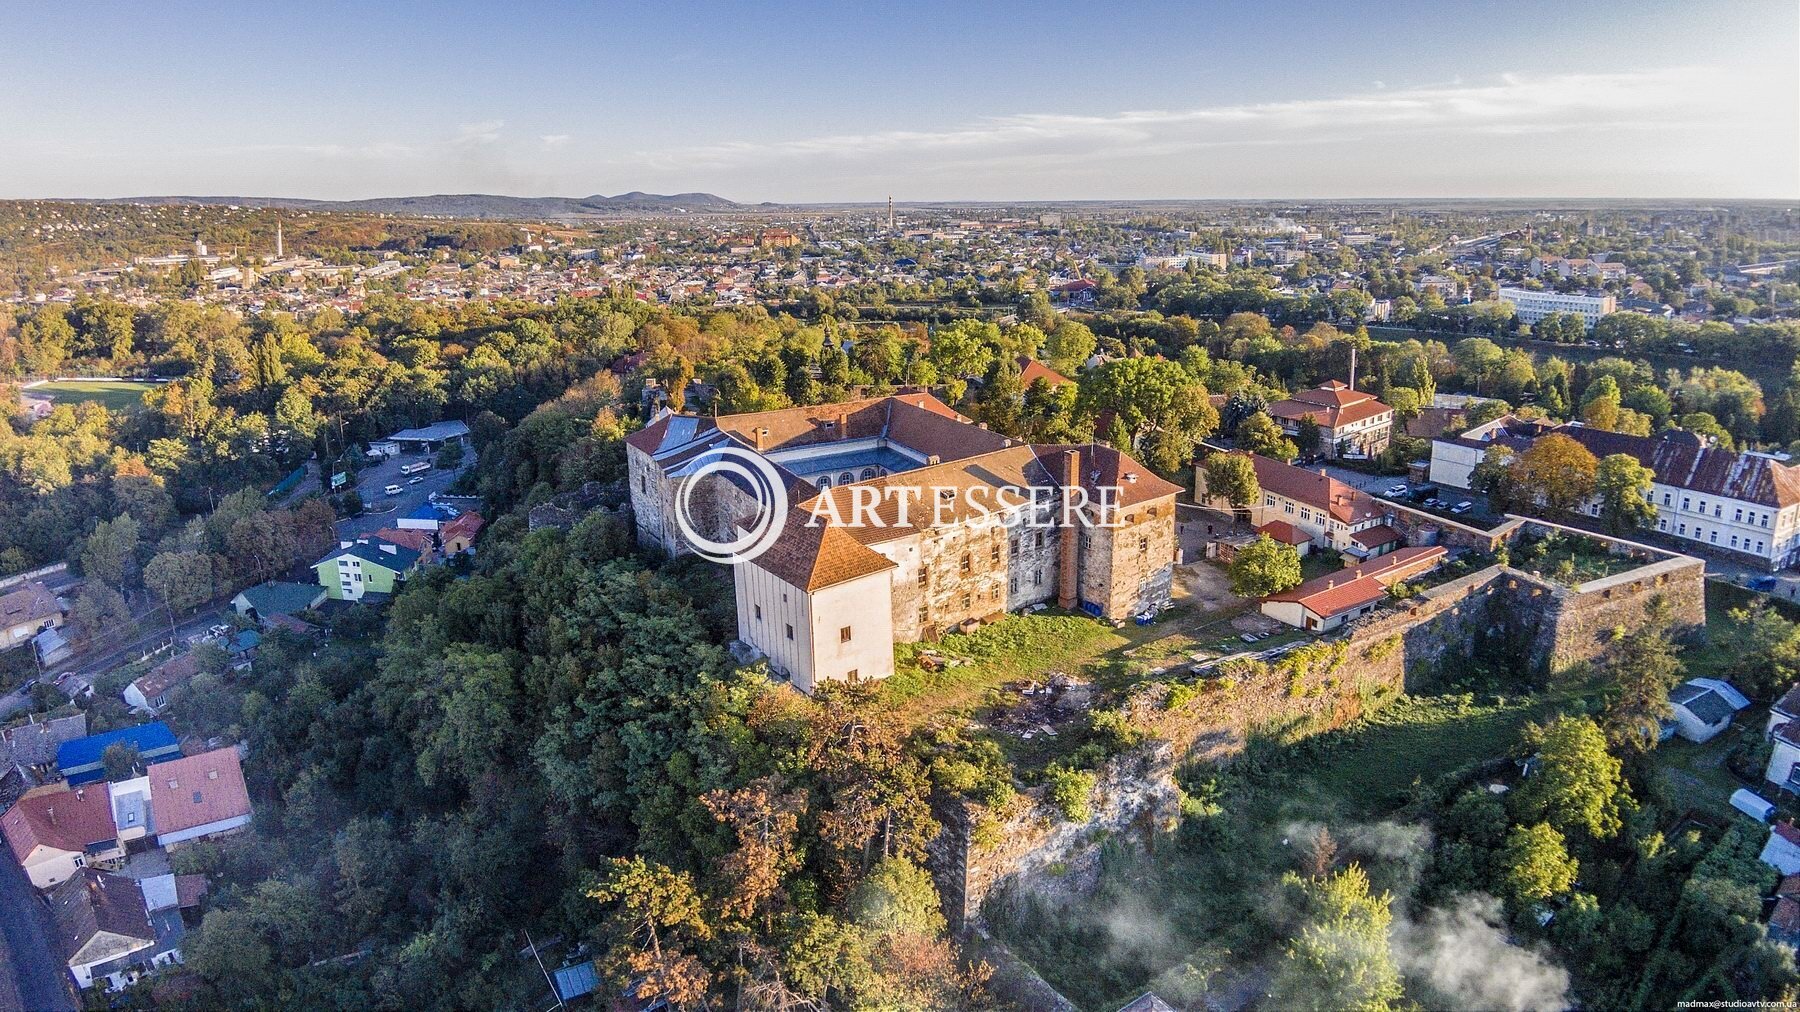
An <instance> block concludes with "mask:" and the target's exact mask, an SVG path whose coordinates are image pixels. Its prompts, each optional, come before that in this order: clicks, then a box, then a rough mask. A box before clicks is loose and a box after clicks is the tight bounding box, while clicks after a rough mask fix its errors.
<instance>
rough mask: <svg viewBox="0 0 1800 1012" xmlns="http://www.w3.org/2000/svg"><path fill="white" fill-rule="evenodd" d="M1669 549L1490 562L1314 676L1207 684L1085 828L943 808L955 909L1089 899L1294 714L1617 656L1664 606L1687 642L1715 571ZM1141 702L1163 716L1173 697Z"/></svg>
mask: <svg viewBox="0 0 1800 1012" xmlns="http://www.w3.org/2000/svg"><path fill="white" fill-rule="evenodd" d="M1657 554H1658V555H1661V556H1662V557H1661V558H1660V559H1659V560H1657V561H1653V562H1650V563H1649V564H1648V565H1645V566H1640V567H1638V568H1637V569H1633V570H1630V571H1628V572H1626V573H1623V574H1620V575H1618V576H1615V577H1609V578H1607V579H1603V580H1596V581H1590V582H1588V583H1585V584H1581V585H1579V586H1577V587H1566V586H1562V585H1560V584H1557V583H1554V582H1552V581H1550V580H1547V579H1545V578H1543V577H1541V576H1537V575H1535V574H1532V573H1527V572H1524V571H1521V570H1518V569H1514V568H1511V567H1509V566H1500V565H1495V566H1490V567H1488V568H1486V569H1483V570H1480V571H1478V572H1475V573H1471V574H1469V575H1468V576H1465V577H1463V578H1461V579H1458V580H1454V581H1452V582H1450V583H1445V584H1442V585H1440V586H1437V587H1433V588H1431V589H1429V590H1426V591H1424V592H1422V593H1420V594H1419V595H1418V596H1416V597H1413V598H1410V599H1408V600H1406V601H1402V602H1398V603H1397V605H1396V606H1395V607H1393V608H1390V609H1384V610H1382V611H1379V612H1377V613H1375V614H1374V615H1372V616H1370V617H1368V618H1366V619H1363V620H1361V621H1359V622H1357V623H1355V624H1354V625H1352V626H1350V627H1349V628H1348V629H1346V630H1345V631H1344V632H1343V633H1342V634H1341V635H1339V636H1335V637H1328V638H1322V639H1319V640H1316V641H1314V643H1315V644H1318V645H1323V646H1322V647H1321V648H1320V649H1321V650H1322V652H1323V653H1325V654H1328V655H1330V656H1329V657H1326V658H1322V659H1321V660H1320V661H1318V662H1317V663H1315V664H1313V665H1312V666H1311V668H1310V670H1308V671H1305V672H1303V673H1301V674H1298V675H1296V674H1295V673H1294V672H1292V671H1291V670H1284V669H1283V668H1282V667H1280V666H1279V665H1275V666H1271V667H1265V668H1264V669H1262V670H1261V671H1260V672H1256V673H1253V674H1252V675H1251V676H1249V677H1245V678H1241V679H1238V680H1236V681H1235V682H1234V684H1233V685H1232V686H1231V687H1230V688H1229V689H1226V688H1224V687H1223V683H1222V682H1217V681H1215V682H1209V683H1204V684H1205V685H1207V686H1212V687H1214V691H1210V692H1207V691H1203V692H1202V694H1201V695H1200V696H1199V697H1197V698H1195V699H1194V700H1192V701H1190V702H1188V703H1186V704H1184V705H1183V706H1181V707H1178V708H1176V709H1174V710H1170V711H1167V712H1161V713H1157V714H1156V716H1155V717H1154V718H1153V719H1154V722H1155V726H1156V732H1157V734H1158V736H1159V737H1158V738H1157V739H1156V740H1153V741H1151V742H1149V743H1147V744H1145V745H1144V746H1142V747H1140V748H1138V749H1134V750H1131V751H1129V752H1126V753H1123V754H1121V755H1118V756H1115V757H1113V759H1112V760H1110V761H1109V762H1108V763H1106V764H1105V766H1103V767H1102V769H1101V770H1100V771H1099V773H1098V775H1097V780H1098V783H1097V786H1096V789H1095V792H1094V799H1093V815H1092V817H1091V818H1090V819H1088V820H1087V821H1085V822H1081V823H1071V822H1067V821H1065V820H1063V819H1062V817H1061V814H1060V813H1059V812H1058V811H1056V809H1055V808H1054V807H1052V806H1051V805H1049V804H1048V803H1047V802H1045V801H1043V800H1042V798H1041V796H1040V794H1041V792H1039V791H1028V792H1024V793H1023V794H1022V795H1021V799H1022V800H1021V802H1020V803H1019V805H1018V806H1016V807H1017V810H1016V811H1014V812H1012V813H1010V814H1009V815H1008V816H1007V817H1006V818H1005V820H1004V821H1003V822H1002V823H1001V824H1000V825H999V826H997V827H989V828H987V829H986V830H984V831H979V832H978V831H977V828H976V823H977V820H979V819H980V818H981V817H982V816H983V814H984V813H983V811H982V810H981V809H980V808H979V807H978V806H972V805H969V804H966V803H962V802H946V803H942V804H940V808H939V812H938V815H939V818H940V820H941V821H942V822H943V826H944V829H943V832H942V833H941V834H940V835H939V837H938V838H937V840H935V841H934V843H933V845H932V853H931V861H930V864H931V868H932V871H933V873H934V875H935V877H936V879H937V882H938V885H939V890H940V893H941V895H942V897H943V900H944V907H945V913H946V915H947V916H948V917H949V918H950V921H951V923H952V924H953V925H962V924H967V923H971V922H978V921H979V918H980V910H981V905H982V903H983V901H985V900H986V899H987V897H988V896H990V895H992V894H993V893H994V891H995V890H997V889H999V888H1000V887H1001V886H1003V885H1005V884H1006V883H1008V882H1011V881H1015V880H1016V881H1020V882H1023V883H1027V884H1029V885H1030V886H1031V887H1032V888H1038V889H1044V890H1051V891H1054V890H1059V889H1061V890H1074V891H1077V892H1079V891H1083V890H1085V889H1086V888H1087V887H1088V886H1090V885H1091V884H1092V882H1093V880H1094V876H1095V874H1096V873H1097V871H1098V860H1099V844H1100V843H1101V842H1102V841H1104V840H1108V839H1122V840H1128V841H1132V842H1135V843H1138V844H1140V845H1143V846H1146V847H1155V846H1157V843H1158V839H1159V837H1160V836H1161V835H1162V833H1163V831H1164V830H1167V829H1169V828H1172V827H1173V826H1174V824H1175V822H1176V821H1177V819H1178V818H1179V805H1180V792H1179V790H1178V789H1177V788H1176V786H1175V784H1174V779H1173V777H1174V772H1175V770H1176V768H1177V767H1178V766H1179V765H1181V764H1183V763H1186V762H1191V761H1209V762H1217V761H1222V760H1225V759H1228V758H1230V757H1231V756H1233V755H1236V754H1237V753H1238V752H1240V751H1242V749H1243V747H1244V744H1245V742H1246V740H1247V736H1248V734H1249V731H1250V729H1251V728H1252V727H1255V726H1258V725H1262V724H1266V723H1267V722H1269V721H1272V720H1283V719H1295V718H1300V719H1305V720H1307V721H1309V722H1310V725H1311V726H1312V727H1315V728H1319V729H1324V728H1330V727H1340V726H1343V725H1345V724H1347V723H1349V722H1350V721H1352V720H1354V719H1356V717H1358V716H1360V715H1361V713H1362V712H1363V706H1364V701H1365V700H1371V699H1377V698H1379V697H1381V696H1384V695H1389V694H1396V693H1398V692H1400V691H1403V690H1416V689H1419V688H1422V687H1423V686H1424V685H1425V684H1426V683H1427V682H1428V681H1429V679H1430V678H1431V677H1432V675H1433V673H1434V672H1435V671H1436V670H1437V668H1438V667H1439V666H1440V665H1442V664H1443V663H1445V662H1446V661H1449V660H1452V659H1454V658H1457V657H1466V656H1468V655H1469V654H1470V653H1471V652H1472V651H1473V650H1474V649H1475V647H1476V645H1477V644H1480V643H1482V642H1483V641H1484V640H1487V641H1490V642H1496V641H1497V642H1498V643H1499V644H1500V645H1501V646H1502V648H1504V649H1507V650H1516V651H1517V652H1518V656H1519V657H1520V659H1521V663H1524V664H1526V665H1528V666H1530V667H1532V668H1535V669H1537V673H1540V674H1542V673H1548V672H1550V671H1554V670H1557V669H1560V668H1563V667H1566V666H1568V665H1570V664H1575V663H1579V662H1584V661H1594V660H1597V659H1600V658H1601V657H1602V656H1603V655H1604V653H1605V652H1606V649H1607V645H1608V644H1609V643H1610V642H1611V640H1612V638H1613V634H1614V630H1615V629H1617V628H1621V627H1622V628H1625V629H1630V628H1634V627H1635V626H1636V625H1638V624H1639V623H1641V622H1642V621H1643V618H1644V615H1645V614H1646V612H1647V611H1648V610H1649V608H1650V607H1651V602H1652V601H1654V600H1655V599H1657V598H1661V599H1663V600H1664V601H1666V602H1667V603H1668V605H1669V607H1670V610H1671V616H1672V618H1673V621H1674V626H1675V630H1676V632H1677V633H1678V634H1686V633H1692V632H1695V631H1698V630H1702V629H1703V628H1704V626H1705V622H1706V609H1705V564H1704V563H1703V562H1701V561H1700V560H1698V559H1694V558H1690V557H1686V556H1674V557H1667V556H1666V555H1664V554H1663V553H1657ZM1338 644H1341V646H1338ZM1297 683H1298V684H1297ZM1163 691H1164V692H1166V691H1167V687H1166V686H1165V687H1163ZM1133 702H1134V703H1147V704H1149V708H1150V709H1151V710H1152V711H1154V710H1156V709H1157V708H1158V706H1159V704H1160V702H1161V700H1160V699H1149V700H1134V701H1133ZM977 837H979V838H980V839H979V842H978V841H977V839H976V838H977Z"/></svg>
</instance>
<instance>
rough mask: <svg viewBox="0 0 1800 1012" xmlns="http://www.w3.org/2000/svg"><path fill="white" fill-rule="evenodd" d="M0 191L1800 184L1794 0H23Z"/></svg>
mask: <svg viewBox="0 0 1800 1012" xmlns="http://www.w3.org/2000/svg"><path fill="white" fill-rule="evenodd" d="M0 38H4V39H6V40H7V46H6V53H7V55H6V58H5V59H4V60H3V61H0V96H4V98H0V138H5V141H4V143H0V196H9V197H33V196H124V195H134V194H166V193H191V194H199V193H205V194H226V193H229V194H242V195H259V196H261V195H280V196H307V197H325V198H354V197H371V196H383V195H398V194H412V193H432V192H468V191H480V192H502V193H515V194H551V193H554V194H565V195H576V194H588V193H596V192H601V193H616V192H620V191H623V190H632V189H638V190H648V191H656V192H675V191H683V190H708V191H711V192H715V193H718V194H721V195H723V196H726V197H730V198H732V199H736V200H743V201H762V200H774V201H807V200H821V201H823V200H880V199H885V198H886V197H887V196H888V195H889V194H890V193H891V194H893V195H894V196H896V197H898V198H899V199H902V200H953V199H984V200H1006V199H1028V200H1048V199H1095V198H1119V199H1129V198H1176V197H1333V196H1377V197H1379V196H1575V197H1585V196H1595V197H1603V196H1620V197H1631V196H1696V197H1778V198H1788V197H1796V196H1800V5H1796V4H1795V3H1794V2H1793V0H1687V2H1669V3H1658V2H1639V3H1631V4H1623V3H1599V2H1587V3H1580V2H1575V3H1571V2H1568V0H1560V2H1556V3H1539V2H1534V0H1524V2H1508V3H1459V2H1444V0H1438V2H1431V3H1410V2H1402V0H1388V2H1380V3H1371V4H1353V3H1345V2H1331V0H1311V2H1285V3H1284V2H1279V0H1271V2H1261V3H1222V2H1215V3H1200V4H1127V3H1120V4H1116V5H1102V4H1092V3H1087V4H1057V3H992V4H975V3H944V4H939V3H931V2H915V3H907V4H897V3H883V4H872V3H860V4H859V3H843V4H824V3H817V4H810V3H796V2H780V0H768V2H761V3H734V4H723V3H721V4H690V3H680V2H674V3H657V4H644V5H635V4H632V5H625V4H598V3H563V4H547V3H544V4H540V3H533V2H528V0H518V2H512V3H507V4H498V3H493V4H489V3H459V2H453V0H439V2H436V3H430V4H423V3H419V4H411V3H390V4H370V3H357V4H332V3H291V4H280V5H274V4H271V5H268V7H267V9H263V8H262V6H261V5H257V4H242V3H240V4H231V5H222V4H205V5H201V4H192V5H189V4H180V3H157V4H142V3H133V4H123V3H120V4H108V3H87V2H84V3H76V4H60V5H51V4H35V5H30V6H27V5H23V4H15V5H7V6H6V7H4V8H0Z"/></svg>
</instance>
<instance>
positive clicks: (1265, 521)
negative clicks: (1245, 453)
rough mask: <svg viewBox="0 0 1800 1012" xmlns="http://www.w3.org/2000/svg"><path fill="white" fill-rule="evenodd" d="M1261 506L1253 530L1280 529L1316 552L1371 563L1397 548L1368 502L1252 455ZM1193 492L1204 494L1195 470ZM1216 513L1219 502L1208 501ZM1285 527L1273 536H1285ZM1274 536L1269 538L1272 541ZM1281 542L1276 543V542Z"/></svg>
mask: <svg viewBox="0 0 1800 1012" xmlns="http://www.w3.org/2000/svg"><path fill="white" fill-rule="evenodd" d="M1250 460H1251V464H1252V465H1253V466H1254V467H1255V469H1256V483H1257V485H1258V486H1260V487H1261V488H1262V501H1261V502H1260V503H1258V504H1255V505H1253V506H1251V507H1250V510H1249V513H1250V522H1251V523H1252V524H1254V525H1255V526H1256V527H1257V528H1258V529H1261V528H1264V527H1269V526H1270V525H1271V524H1274V523H1277V522H1279V523H1281V524H1284V525H1286V527H1291V528H1293V529H1294V530H1296V531H1298V532H1300V533H1302V534H1304V535H1306V537H1307V538H1308V539H1309V540H1310V541H1311V542H1312V544H1313V545H1314V546H1315V547H1318V548H1326V549H1331V550H1333V551H1338V552H1343V553H1344V554H1346V555H1349V556H1352V557H1354V558H1358V559H1371V558H1374V557H1375V556H1377V555H1381V554H1384V553H1386V552H1390V551H1392V550H1394V549H1395V548H1398V547H1400V545H1401V537H1400V534H1399V532H1398V531H1396V530H1394V528H1393V527H1392V526H1390V525H1389V524H1388V515H1387V513H1386V512H1385V511H1384V510H1383V509H1382V508H1381V504H1380V503H1379V502H1378V501H1376V500H1375V498H1374V497H1373V496H1370V495H1369V494H1368V493H1366V492H1363V491H1362V490H1361V489H1357V488H1353V487H1351V486H1349V485H1346V484H1344V483H1343V482H1341V481H1338V480H1337V479H1336V478H1333V477H1331V476H1330V475H1328V474H1326V473H1325V470H1324V469H1323V468H1320V469H1319V470H1317V471H1309V470H1307V469H1306V468H1303V467H1295V466H1294V465H1292V464H1283V463H1282V462H1281V461H1279V460H1273V459H1271V458H1268V457H1264V456H1260V455H1255V454H1252V455H1250ZM1194 487H1195V488H1196V489H1199V490H1200V493H1201V494H1202V495H1205V494H1206V469H1205V468H1204V467H1199V466H1196V467H1195V469H1194ZM1212 498H1213V502H1214V504H1215V505H1219V507H1220V508H1221V509H1223V508H1226V507H1225V506H1223V505H1220V504H1221V503H1222V502H1223V500H1219V499H1217V498H1216V497H1212ZM1286 527H1278V528H1273V530H1279V531H1282V532H1283V533H1284V534H1285V532H1286ZM1271 536H1273V535H1271ZM1278 540H1280V539H1278Z"/></svg>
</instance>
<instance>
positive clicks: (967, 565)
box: [962, 552, 975, 573]
mask: <svg viewBox="0 0 1800 1012" xmlns="http://www.w3.org/2000/svg"><path fill="white" fill-rule="evenodd" d="M974 566H975V563H974V560H972V559H971V558H970V557H969V553H968V552H964V553H963V557H962V571H963V572H965V573H966V572H968V571H969V570H971V569H973V568H974Z"/></svg>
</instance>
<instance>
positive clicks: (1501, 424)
mask: <svg viewBox="0 0 1800 1012" xmlns="http://www.w3.org/2000/svg"><path fill="white" fill-rule="evenodd" d="M1552 433H1555V434H1559V435H1564V436H1568V437H1569V438H1570V439H1573V440H1575V441H1576V442H1577V443H1580V444H1581V445H1582V446H1584V447H1586V448H1587V450H1588V452H1590V453H1592V454H1593V455H1594V456H1595V457H1598V458H1604V457H1608V456H1611V455H1613V454H1615V453H1623V454H1626V455H1628V456H1631V457H1634V458H1636V459H1637V461H1638V462H1639V463H1640V464H1642V465H1643V466H1645V467H1646V468H1649V469H1650V471H1651V472H1652V474H1653V475H1654V477H1653V478H1652V479H1651V485H1650V496H1649V499H1650V505H1651V506H1653V507H1655V509H1656V519H1655V521H1654V525H1655V528H1656V530H1657V531H1658V532H1660V533H1662V534H1664V535H1667V536H1669V537H1672V538H1676V539H1678V540H1681V541H1683V542H1686V543H1687V544H1691V545H1695V546H1698V547H1700V548H1702V549H1704V550H1706V551H1707V552H1708V553H1710V554H1716V555H1721V556H1726V557H1728V558H1732V559H1735V560H1738V561H1741V562H1744V563H1747V564H1750V565H1755V566H1757V567H1759V568H1762V569H1766V570H1768V571H1769V572H1775V571H1776V570H1779V569H1785V568H1787V567H1789V566H1792V565H1794V564H1796V563H1800V466H1796V465H1791V464H1788V463H1785V462H1783V461H1781V460H1777V459H1776V458H1774V457H1771V456H1769V455H1768V454H1763V453H1753V452H1748V451H1743V452H1739V451H1733V450H1725V449H1721V448H1719V447H1717V446H1714V445H1712V444H1711V443H1710V442H1709V441H1707V440H1706V439H1704V438H1702V437H1701V436H1699V435H1696V434H1695V433H1692V432H1687V431H1685V430H1682V429H1669V430H1666V431H1664V432H1661V433H1659V434H1657V435H1655V436H1632V435H1627V434H1625V433H1622V432H1607V431H1604V430H1601V429H1596V428H1591V427H1589V426H1586V425H1581V424H1578V423H1573V422H1571V423H1568V424H1563V425H1552V424H1549V423H1546V422H1542V421H1535V420H1524V419H1520V418H1516V417H1514V416H1512V415H1506V416H1504V417H1501V418H1497V419H1495V420H1493V421H1491V422H1487V423H1485V424H1483V425H1478V426H1476V427H1475V428H1473V429H1470V430H1468V431H1467V432H1464V433H1462V434H1461V435H1458V436H1454V437H1450V438H1443V439H1435V440H1433V441H1432V443H1431V480H1432V481H1434V482H1436V483H1437V484H1439V485H1448V486H1451V487H1453V488H1469V487H1470V483H1471V475H1472V474H1473V472H1474V469H1475V467H1476V466H1477V465H1478V464H1480V463H1481V461H1482V458H1483V457H1484V456H1485V455H1486V454H1487V452H1488V451H1489V450H1491V449H1493V448H1495V447H1501V448H1504V449H1506V450H1510V451H1511V452H1513V453H1522V452H1524V451H1525V450H1526V449H1529V448H1530V447H1531V446H1532V445H1533V444H1534V443H1535V442H1536V441H1537V440H1539V439H1542V438H1543V437H1545V436H1548V435H1550V434H1552ZM1583 511H1584V512H1586V513H1587V514H1588V515H1590V516H1596V517H1597V516H1598V515H1599V512H1600V502H1599V497H1598V496H1596V497H1595V498H1594V499H1593V500H1592V501H1590V502H1588V503H1587V504H1586V505H1585V506H1584V507H1583Z"/></svg>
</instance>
